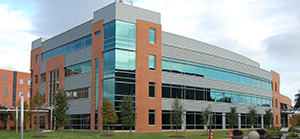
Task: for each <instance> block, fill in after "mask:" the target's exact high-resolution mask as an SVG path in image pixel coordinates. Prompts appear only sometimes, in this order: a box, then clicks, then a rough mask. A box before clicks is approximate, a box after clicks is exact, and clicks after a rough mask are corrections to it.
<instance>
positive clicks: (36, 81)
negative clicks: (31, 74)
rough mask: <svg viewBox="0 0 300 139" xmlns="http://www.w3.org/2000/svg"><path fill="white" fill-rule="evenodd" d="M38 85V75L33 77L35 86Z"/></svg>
mask: <svg viewBox="0 0 300 139" xmlns="http://www.w3.org/2000/svg"><path fill="white" fill-rule="evenodd" d="M37 83H38V75H35V84H37Z"/></svg>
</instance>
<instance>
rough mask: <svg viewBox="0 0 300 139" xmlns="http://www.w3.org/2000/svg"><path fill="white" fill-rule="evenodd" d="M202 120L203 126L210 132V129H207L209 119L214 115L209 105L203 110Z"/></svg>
mask: <svg viewBox="0 0 300 139" xmlns="http://www.w3.org/2000/svg"><path fill="white" fill-rule="evenodd" d="M202 111H203V113H202V120H203V124H204V126H205V129H206V130H207V132H208V128H207V123H208V117H209V115H210V114H212V110H211V106H210V105H208V106H207V107H206V108H205V109H204V110H202Z"/></svg>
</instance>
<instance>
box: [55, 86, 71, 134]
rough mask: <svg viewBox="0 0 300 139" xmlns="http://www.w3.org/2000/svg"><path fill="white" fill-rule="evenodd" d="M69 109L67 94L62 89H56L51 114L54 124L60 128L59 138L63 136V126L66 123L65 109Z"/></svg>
mask: <svg viewBox="0 0 300 139" xmlns="http://www.w3.org/2000/svg"><path fill="white" fill-rule="evenodd" d="M68 110H69V105H68V100H67V95H66V94H65V92H64V89H58V91H57V93H56V94H55V96H54V110H53V116H54V117H55V120H56V121H55V122H56V125H57V126H58V127H59V128H60V138H61V139H62V138H63V131H62V130H63V128H64V126H65V124H68V115H67V111H68Z"/></svg>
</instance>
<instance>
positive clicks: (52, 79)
mask: <svg viewBox="0 0 300 139" xmlns="http://www.w3.org/2000/svg"><path fill="white" fill-rule="evenodd" d="M58 88H59V69H56V70H52V71H50V72H49V104H50V106H52V105H53V100H54V94H55V92H56V91H57V90H58Z"/></svg>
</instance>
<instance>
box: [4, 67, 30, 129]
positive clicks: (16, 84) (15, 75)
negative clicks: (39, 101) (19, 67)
mask: <svg viewBox="0 0 300 139" xmlns="http://www.w3.org/2000/svg"><path fill="white" fill-rule="evenodd" d="M30 82H31V81H30V73H26V72H19V71H11V70H4V69H0V105H1V106H4V107H6V110H3V111H0V113H8V114H10V112H11V111H15V108H16V105H18V104H20V103H21V96H20V94H23V95H24V102H25V101H26V102H27V104H30ZM7 123H8V124H7V125H6V127H7V129H10V127H11V126H13V125H14V123H13V122H12V121H9V122H7ZM3 127H4V124H3V121H2V120H0V129H2V128H3Z"/></svg>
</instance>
